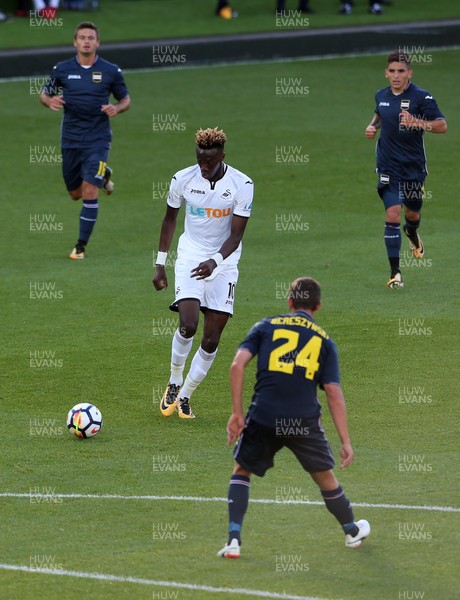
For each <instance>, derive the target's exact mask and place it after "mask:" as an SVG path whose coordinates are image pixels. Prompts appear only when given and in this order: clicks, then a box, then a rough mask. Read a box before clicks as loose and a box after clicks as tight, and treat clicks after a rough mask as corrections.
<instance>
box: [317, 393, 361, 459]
mask: <svg viewBox="0 0 460 600" xmlns="http://www.w3.org/2000/svg"><path fill="white" fill-rule="evenodd" d="M323 387H324V391H325V392H326V397H327V403H328V406H329V410H330V411H331V415H332V420H333V421H334V425H335V428H336V429H337V433H338V434H339V437H340V441H341V442H342V447H341V449H340V458H341V463H340V468H341V469H343V468H344V467H347V466H348V465H349V464H350V463H351V462H352V460H353V459H354V457H355V454H354V452H353V448H352V447H351V441H350V436H349V434H348V419H347V408H346V406H345V398H344V397H343V393H342V388H341V387H340V385H338V384H336V383H325V384H324V386H323Z"/></svg>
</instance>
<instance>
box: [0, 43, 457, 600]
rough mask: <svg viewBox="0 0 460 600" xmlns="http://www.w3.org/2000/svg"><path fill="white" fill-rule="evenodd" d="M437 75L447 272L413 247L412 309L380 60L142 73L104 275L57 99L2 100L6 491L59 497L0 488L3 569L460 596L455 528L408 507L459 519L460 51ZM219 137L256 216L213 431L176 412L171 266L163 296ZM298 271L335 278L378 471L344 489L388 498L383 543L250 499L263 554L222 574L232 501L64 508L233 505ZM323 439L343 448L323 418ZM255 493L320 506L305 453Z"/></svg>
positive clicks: (357, 443)
mask: <svg viewBox="0 0 460 600" xmlns="http://www.w3.org/2000/svg"><path fill="white" fill-rule="evenodd" d="M432 59H433V60H432V62H431V64H430V65H427V64H425V65H419V66H417V65H416V68H415V75H414V81H415V82H416V83H417V84H419V85H421V86H423V87H426V88H427V89H428V90H430V91H431V92H432V93H433V94H434V96H435V97H436V99H437V100H438V102H439V105H440V107H441V109H442V110H443V112H444V113H445V115H446V117H447V119H448V124H449V132H448V133H447V135H444V136H435V135H427V138H426V146H427V154H428V164H429V169H430V176H429V177H428V179H427V185H426V187H427V195H428V200H427V202H426V205H425V207H424V210H423V221H422V229H421V234H422V237H423V239H424V241H425V244H426V249H427V251H426V258H425V259H424V262H423V263H421V264H420V266H416V265H415V264H414V263H413V261H411V259H410V258H409V256H408V254H407V250H408V247H407V245H406V240H403V249H404V251H405V255H404V258H403V264H404V266H403V275H404V278H405V282H406V287H405V288H404V289H403V290H400V291H397V292H394V291H392V290H389V289H387V287H386V285H385V282H386V279H387V276H388V267H387V259H386V255H385V249H384V244H383V235H382V234H383V220H384V218H383V210H382V206H381V203H380V201H379V199H378V197H377V194H376V192H375V184H376V181H375V177H374V174H373V169H374V143H373V142H369V141H368V140H366V139H365V137H364V129H365V127H366V125H367V124H368V123H369V121H370V118H371V116H372V112H373V96H374V91H375V90H376V89H377V88H379V87H383V86H384V85H385V80H384V78H383V68H384V57H381V56H376V57H363V58H354V59H352V58H348V59H340V60H322V61H306V62H304V61H296V62H283V63H270V64H268V63H267V64H257V65H245V66H243V65H240V66H231V67H216V68H207V69H190V70H187V69H185V70H171V71H161V72H155V73H127V74H126V79H127V83H128V86H129V88H130V92H131V95H132V98H133V104H132V109H131V110H130V111H129V112H128V113H126V114H124V115H121V116H120V117H117V118H116V119H115V120H114V122H113V129H114V144H113V149H112V152H111V157H110V164H111V166H112V168H113V169H114V181H115V182H116V193H115V194H114V195H113V196H111V197H110V198H106V197H103V198H102V199H101V208H100V216H99V220H98V223H97V225H96V229H95V232H94V236H93V239H92V240H91V243H90V244H89V246H88V253H87V259H86V260H84V261H70V260H68V258H67V256H68V254H69V252H70V250H71V248H72V245H73V243H74V242H75V240H76V236H77V225H78V213H79V206H77V205H75V204H73V203H72V202H71V201H70V200H68V199H67V196H66V193H65V190H64V186H63V182H62V179H61V173H60V167H59V164H56V163H57V162H58V155H59V138H58V136H59V122H60V116H59V115H56V114H54V113H52V112H51V111H46V110H45V109H44V108H43V107H41V106H40V105H39V102H38V100H37V97H36V95H35V94H34V93H33V92H32V93H31V86H30V82H29V81H25V82H15V83H2V84H1V89H2V90H3V92H4V93H5V94H4V97H6V98H8V102H7V103H3V106H2V110H3V114H4V118H3V125H2V134H3V139H5V140H8V147H7V150H8V153H7V156H6V158H5V159H4V160H3V164H2V166H3V169H2V196H3V198H2V222H3V225H4V227H3V235H2V237H1V245H2V247H1V249H2V264H1V267H0V268H1V271H2V281H3V309H2V316H3V342H2V347H1V354H2V363H3V366H4V368H3V385H2V400H1V407H2V410H1V424H0V428H1V439H2V452H1V459H0V460H1V486H0V492H1V493H3V494H5V493H7V492H9V493H16V494H29V493H30V492H32V493H39V494H49V497H48V498H47V499H45V500H46V501H45V500H43V499H42V500H39V499H36V498H27V497H5V496H3V497H1V496H0V506H1V515H2V519H1V525H0V527H1V534H0V563H1V564H2V565H6V564H8V565H25V566H26V567H30V566H32V567H35V568H37V567H40V566H42V567H49V568H52V569H53V568H54V569H58V570H64V571H80V572H82V573H105V574H111V575H116V576H124V577H133V578H136V579H149V580H153V581H159V580H161V581H168V582H175V583H183V584H196V585H200V586H213V587H221V588H232V589H234V588H243V589H245V590H263V591H266V592H270V593H271V594H272V597H273V595H274V594H276V593H279V594H281V593H283V592H285V593H286V594H290V595H298V596H305V597H318V598H321V599H327V600H338V599H343V600H400V599H401V598H406V599H407V598H416V597H418V598H423V599H424V600H441V599H442V600H454V599H455V598H457V597H458V586H457V584H456V582H455V559H454V556H455V552H456V548H458V512H457V513H456V512H442V511H439V510H434V509H430V510H421V509H419V510H409V509H404V508H398V506H401V505H410V506H426V507H436V506H441V507H458V506H459V504H458V490H459V485H458V484H459V481H458V458H457V452H456V441H457V439H458V435H456V434H455V429H456V428H455V420H454V419H455V413H456V409H457V405H458V390H457V388H456V386H455V384H454V373H455V366H456V365H457V364H458V356H459V351H458V348H459V345H458V335H456V334H455V331H456V327H457V329H458V316H457V314H456V312H455V308H456V304H457V302H458V294H459V289H458V288H459V285H458V276H457V275H456V273H457V260H458V253H457V251H456V250H455V242H456V240H457V239H458V224H457V223H458V218H459V203H458V191H457V189H458V186H457V175H456V168H457V167H456V162H455V156H456V153H458V140H459V137H458V128H459V125H460V119H459V116H458V106H457V98H458V97H459V94H460V82H459V80H458V78H455V77H453V76H452V75H453V73H456V72H458V69H459V62H460V54H459V53H458V51H446V52H435V53H433V54H432ZM50 66H51V65H50ZM280 78H282V79H284V84H286V80H289V81H291V83H292V82H293V81H294V80H297V81H296V83H295V85H296V86H297V87H300V88H302V90H303V91H299V90H297V92H296V93H294V94H288V93H287V91H286V90H284V92H282V91H281V92H282V93H280V90H279V89H278V90H277V85H281V84H280V83H279V80H280ZM299 79H300V82H299V81H298V80H299ZM277 80H278V83H277ZM306 88H308V90H307V89H306ZM277 91H278V93H277ZM153 115H155V118H156V119H157V122H158V119H159V118H160V119H167V120H169V122H170V123H172V122H175V123H176V124H179V125H177V127H176V129H177V131H169V132H167V131H164V132H159V131H153V125H152V120H153ZM159 115H160V117H159ZM207 126H211V127H214V126H219V127H222V128H223V129H224V130H225V131H226V132H227V134H228V138H229V141H228V144H227V148H226V152H227V160H228V162H229V163H230V164H231V165H233V166H235V167H237V168H239V169H241V170H243V171H245V172H246V173H247V174H249V175H250V176H251V177H252V178H253V179H254V182H255V201H254V209H253V215H252V217H251V219H250V222H249V224H248V228H247V232H246V234H245V238H244V243H243V245H244V249H243V255H242V259H241V262H240V280H239V283H238V286H237V293H236V309H235V316H234V318H233V319H232V320H231V321H230V322H229V324H228V326H227V329H226V330H225V332H224V335H223V339H222V343H221V346H220V349H219V353H218V355H217V358H216V360H215V363H214V365H213V367H212V369H211V371H210V373H209V375H208V377H207V378H206V380H205V381H204V382H203V384H202V385H201V386H200V388H199V389H198V390H197V391H196V393H195V394H194V396H193V399H192V406H193V409H194V411H195V413H196V414H197V419H196V420H195V421H194V422H182V421H180V420H179V419H177V418H176V417H173V418H170V419H165V418H163V417H161V415H160V412H159V410H158V401H159V396H160V395H161V393H162V391H163V388H164V386H165V384H166V382H167V377H168V370H169V359H170V340H171V334H172V331H173V329H174V327H175V324H176V322H177V321H176V317H175V316H174V314H173V313H171V312H170V311H169V310H168V303H169V302H170V301H171V299H172V295H173V284H172V280H173V272H172V269H171V267H169V268H168V273H169V276H170V282H171V285H170V288H169V289H168V290H167V291H166V292H162V293H158V292H155V291H154V290H153V286H152V284H151V277H152V273H153V264H152V252H153V250H154V249H155V250H156V248H157V243H158V235H159V230H160V224H161V219H162V217H163V213H164V204H165V192H164V187H165V186H166V185H167V183H168V182H169V179H170V177H171V175H172V174H173V173H174V172H175V171H176V170H179V169H181V168H183V167H185V166H188V165H190V164H192V163H193V161H194V144H193V137H194V132H195V130H196V129H197V128H199V127H207ZM282 156H284V157H286V156H288V157H294V159H295V160H296V161H297V163H298V164H293V163H292V162H289V161H288V162H283V159H280V157H282ZM43 157H45V158H43ZM296 157H300V158H296ZM37 215H38V216H37ZM182 217H183V215H182ZM43 222H46V223H47V224H48V225H47V226H46V227H45V226H43ZM181 222H182V218H181ZM40 223H41V224H42V225H40ZM50 223H51V225H50ZM39 229H41V231H39ZM46 229H48V230H47V231H46ZM178 233H179V231H178ZM302 274H310V275H312V276H314V277H316V278H317V279H318V280H319V281H320V282H321V284H322V287H323V308H322V310H321V311H320V312H319V313H318V321H319V323H320V324H321V325H323V326H324V327H325V328H326V330H327V331H328V332H329V333H330V334H331V336H332V337H333V338H334V339H335V340H336V342H337V344H338V348H339V351H340V357H341V371H342V382H343V388H344V392H345V396H346V398H347V402H348V410H349V419H350V431H351V436H352V442H353V445H354V448H355V452H356V460H355V462H354V463H353V464H352V465H351V466H350V467H349V468H348V469H347V470H345V471H343V472H342V471H337V474H338V477H339V480H340V482H341V483H342V485H343V486H344V488H345V490H346V492H347V495H348V496H349V498H350V499H351V500H352V502H355V503H370V504H373V505H375V504H385V505H389V506H388V507H387V508H383V507H375V506H373V507H357V508H356V509H355V514H356V517H357V518H367V519H368V520H369V521H370V523H371V526H372V535H371V537H370V538H369V539H368V540H367V541H366V542H365V544H364V545H363V547H362V548H361V550H359V551H350V550H347V549H346V548H345V546H344V543H343V535H342V533H341V531H340V529H339V527H338V526H337V524H336V522H335V520H334V519H333V518H332V516H331V515H330V514H329V513H328V512H327V511H326V510H325V508H324V507H323V506H321V505H316V504H302V505H298V504H287V503H285V502H284V503H283V502H281V503H251V504H250V507H249V510H248V514H247V518H246V521H245V525H244V531H243V536H244V537H243V541H244V544H243V549H242V558H241V559H240V560H239V561H223V560H220V559H218V558H217V557H216V556H215V554H216V552H217V550H219V548H220V547H221V545H222V544H223V542H224V541H225V539H226V524H227V513H226V504H225V502H217V501H215V502H201V501H198V500H196V501H193V500H184V501H177V500H171V501H167V500H164V499H158V500H146V499H115V498H114V499H97V498H76V499H71V498H68V497H64V498H60V497H59V496H57V495H58V494H115V495H123V496H145V495H155V496H159V497H164V496H188V497H200V498H212V497H220V498H223V497H225V496H226V493H227V486H228V480H229V476H230V472H231V468H232V457H231V451H230V450H229V449H228V448H227V447H226V436H225V425H226V421H227V418H228V416H229V409H230V395H229V383H228V369H229V365H230V361H231V359H232V357H233V354H234V352H235V350H236V348H237V346H238V343H239V342H240V341H241V340H242V338H243V337H244V335H245V334H246V332H247V330H248V329H249V327H250V326H251V325H252V324H253V323H254V322H255V321H257V320H258V319H259V318H262V317H264V316H267V315H269V314H274V313H278V312H284V311H285V310H286V300H285V296H286V286H287V285H288V283H289V281H290V280H292V279H293V278H294V277H296V276H299V275H302ZM44 292H46V293H44ZM46 296H49V297H50V298H46ZM200 331H201V330H200ZM198 338H199V335H198V336H197V340H196V341H195V346H194V347H195V348H196V345H197V342H198ZM40 361H42V362H40ZM37 365H42V366H37ZM253 372H254V370H253V369H250V372H249V373H248V378H247V381H246V398H247V401H249V398H250V394H251V388H252V374H253ZM84 401H90V402H94V403H95V404H96V405H97V406H98V407H99V408H100V410H101V412H102V414H103V417H104V420H105V424H104V427H103V430H102V432H101V433H100V434H99V435H98V436H97V437H96V438H94V439H92V440H86V441H80V440H77V439H76V438H73V437H72V436H70V435H69V434H68V433H67V431H66V430H65V417H66V414H67V411H68V410H69V409H70V408H71V407H72V406H73V405H74V404H76V403H77V402H84ZM324 423H325V428H326V431H327V432H328V433H329V439H330V441H331V444H332V446H333V449H334V451H335V452H336V453H337V451H338V448H339V445H338V439H337V436H336V434H335V431H334V429H333V426H332V423H331V420H330V418H329V416H328V414H327V410H325V415H324ZM456 467H457V468H456ZM251 498H252V499H259V500H260V499H268V500H277V499H278V500H281V501H283V500H288V499H306V500H308V501H311V502H315V501H320V500H321V497H320V494H319V492H318V491H317V489H316V486H314V484H313V483H312V482H311V481H310V479H309V477H308V476H307V475H306V474H304V473H303V472H302V470H301V469H300V467H299V466H298V465H297V463H296V461H295V459H294V458H293V457H291V456H290V455H289V453H287V452H284V451H283V452H281V454H280V455H279V457H278V459H277V464H276V468H275V469H274V470H272V471H271V472H269V473H268V474H267V476H266V477H265V478H264V479H257V478H254V480H253V482H252V489H251ZM155 532H156V535H154V534H155ZM162 532H163V533H164V532H169V533H171V535H159V534H160V533H162ZM172 533H175V535H172ZM456 533H457V537H456ZM0 589H1V592H0V596H1V597H2V598H8V599H20V600H29V599H32V598H34V599H35V598H39V597H41V598H46V599H47V600H58V599H59V600H60V599H62V598H69V599H76V598H81V597H82V596H83V595H86V596H91V597H93V598H96V599H97V600H109V599H110V600H113V599H117V600H118V599H121V598H129V599H130V600H149V599H151V598H179V600H185V599H191V600H195V599H197V600H198V599H202V598H204V599H206V598H209V599H214V598H218V599H222V600H227V599H235V598H246V597H251V596H246V595H244V594H243V592H237V593H233V592H225V593H218V592H216V591H214V592H212V591H211V592H209V591H204V590H202V589H197V590H192V589H184V588H175V587H170V588H168V587H160V586H159V585H147V584H141V583H129V582H128V581H124V582H121V581H99V580H90V579H83V578H75V577H64V576H62V577H58V576H56V575H46V574H40V573H29V572H16V571H8V570H4V569H0ZM415 594H417V595H415Z"/></svg>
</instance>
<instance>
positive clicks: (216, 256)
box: [211, 252, 224, 266]
mask: <svg viewBox="0 0 460 600" xmlns="http://www.w3.org/2000/svg"><path fill="white" fill-rule="evenodd" d="M211 260H213V261H214V262H215V263H216V265H217V266H219V265H220V263H221V262H222V261H223V260H224V257H223V256H222V254H221V253H220V252H216V253H215V254H213V255H212V256H211Z"/></svg>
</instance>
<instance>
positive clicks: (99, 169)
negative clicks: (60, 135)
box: [62, 146, 109, 192]
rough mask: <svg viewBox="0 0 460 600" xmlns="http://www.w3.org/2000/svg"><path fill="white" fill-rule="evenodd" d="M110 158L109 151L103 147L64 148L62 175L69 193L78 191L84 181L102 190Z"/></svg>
mask: <svg viewBox="0 0 460 600" xmlns="http://www.w3.org/2000/svg"><path fill="white" fill-rule="evenodd" d="M108 158H109V149H108V148H104V147H103V146H95V147H94V148H63V149H62V174H63V176H64V182H65V185H66V187H67V191H69V192H71V191H73V190H76V189H77V188H79V187H80V186H81V184H82V182H83V181H87V182H88V183H91V184H92V185H95V186H97V187H98V188H102V186H103V185H104V174H105V168H106V166H107V160H108Z"/></svg>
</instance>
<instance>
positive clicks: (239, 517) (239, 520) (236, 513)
mask: <svg viewBox="0 0 460 600" xmlns="http://www.w3.org/2000/svg"><path fill="white" fill-rule="evenodd" d="M248 503H249V477H246V476H245V475H232V477H231V479H230V487H229V488H228V542H229V543H230V541H231V540H232V539H233V538H236V539H237V540H238V542H239V543H240V544H241V528H242V526H243V519H244V515H245V514H246V510H247V508H248Z"/></svg>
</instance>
